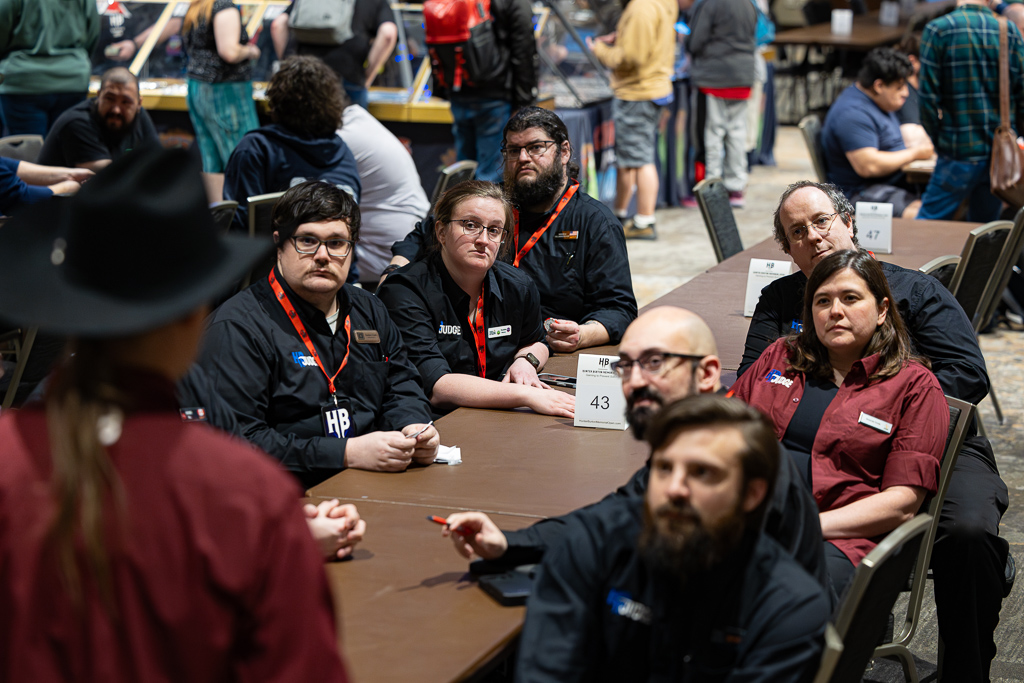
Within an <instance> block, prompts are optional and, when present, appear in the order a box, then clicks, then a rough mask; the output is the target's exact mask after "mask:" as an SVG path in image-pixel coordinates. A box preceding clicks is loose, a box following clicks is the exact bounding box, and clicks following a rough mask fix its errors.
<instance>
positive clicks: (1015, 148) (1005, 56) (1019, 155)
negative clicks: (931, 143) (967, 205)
mask: <svg viewBox="0 0 1024 683" xmlns="http://www.w3.org/2000/svg"><path fill="white" fill-rule="evenodd" d="M1006 34H1007V28H1006V19H1005V18H1004V17H999V127H998V128H996V133H995V135H994V136H993V137H992V161H991V162H990V164H989V184H990V186H991V188H992V194H994V195H995V196H997V197H999V198H1000V199H1002V200H1003V201H1004V202H1006V203H1007V204H1009V205H1010V206H1012V207H1014V208H1020V207H1021V206H1024V150H1021V148H1020V145H1018V144H1017V133H1016V132H1014V130H1013V128H1011V127H1010V54H1009V46H1008V45H1007V42H1008V41H1007V35H1006Z"/></svg>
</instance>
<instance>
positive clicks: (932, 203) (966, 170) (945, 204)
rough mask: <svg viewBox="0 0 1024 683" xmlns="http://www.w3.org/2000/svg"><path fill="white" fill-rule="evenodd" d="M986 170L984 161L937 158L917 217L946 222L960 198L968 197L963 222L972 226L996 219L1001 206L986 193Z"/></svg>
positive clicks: (993, 197) (990, 193)
mask: <svg viewBox="0 0 1024 683" xmlns="http://www.w3.org/2000/svg"><path fill="white" fill-rule="evenodd" d="M988 167H989V162H988V161H987V160H986V161H956V160H954V159H950V158H948V157H941V156H940V157H939V160H938V161H937V162H936V163H935V172H934V173H932V179H931V180H930V181H929V182H928V187H927V188H926V189H925V191H924V196H923V197H921V210H920V211H918V212H917V217H918V218H920V219H931V220H949V219H951V218H952V217H953V214H954V213H956V210H957V207H958V206H960V203H961V202H962V201H963V200H964V197H968V198H969V199H968V201H967V220H969V221H973V222H975V223H988V222H989V221H994V220H998V219H999V213H1000V211H1001V210H1002V208H1003V203H1002V201H1000V200H999V198H998V197H995V196H993V194H992V192H991V191H990V190H989V186H988Z"/></svg>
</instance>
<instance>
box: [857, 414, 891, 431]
mask: <svg viewBox="0 0 1024 683" xmlns="http://www.w3.org/2000/svg"><path fill="white" fill-rule="evenodd" d="M857 422H859V423H860V424H862V425H867V426H868V427H871V428H872V429H877V430H878V431H880V432H882V433H883V434H892V423H890V422H886V421H885V420H880V419H878V418H877V417H871V416H870V415H868V414H867V413H863V412H862V413H861V414H860V418H858V419H857Z"/></svg>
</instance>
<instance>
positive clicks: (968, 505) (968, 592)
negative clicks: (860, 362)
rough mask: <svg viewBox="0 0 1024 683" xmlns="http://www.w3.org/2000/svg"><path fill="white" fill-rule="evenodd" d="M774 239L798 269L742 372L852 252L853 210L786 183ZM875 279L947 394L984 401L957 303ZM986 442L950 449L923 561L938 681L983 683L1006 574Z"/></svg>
mask: <svg viewBox="0 0 1024 683" xmlns="http://www.w3.org/2000/svg"><path fill="white" fill-rule="evenodd" d="M775 240H776V241H777V242H778V243H779V246H781V247H782V250H783V251H784V252H786V253H787V254H789V255H790V256H792V257H793V261H794V263H796V265H797V267H798V268H799V269H800V271H799V272H797V273H793V274H792V275H787V276H786V277H783V278H779V279H778V280H775V281H774V282H772V283H771V284H769V285H768V286H766V287H765V288H764V289H763V290H762V291H761V298H760V300H759V301H758V304H757V308H756V309H755V310H754V317H753V319H752V320H751V321H750V329H749V330H748V331H747V341H746V348H745V349H744V351H743V360H742V362H741V363H740V367H739V371H738V374H739V375H742V374H743V373H744V372H746V370H747V369H748V368H749V367H750V366H751V365H752V364H753V363H754V362H755V361H756V360H757V359H758V358H759V357H760V356H761V353H763V352H764V350H765V349H767V348H768V347H769V346H770V345H771V344H772V342H774V341H775V340H776V339H778V338H779V337H782V336H785V335H787V334H790V333H792V332H797V331H799V328H800V320H801V318H802V307H803V297H804V285H805V284H806V283H807V278H808V277H809V276H810V274H811V271H813V270H814V266H815V265H817V264H818V262H819V261H821V260H822V259H823V258H824V257H825V256H827V255H828V254H831V253H833V252H835V251H840V250H843V249H856V248H857V226H856V223H855V222H854V210H853V207H852V206H851V205H850V202H849V201H847V199H846V197H845V195H843V193H842V192H841V191H840V190H839V188H838V187H836V186H834V185H830V184H827V183H816V182H811V181H801V182H798V183H794V184H793V185H790V186H789V187H788V188H787V189H786V191H785V192H783V193H782V197H781V199H780V200H779V206H778V208H777V209H776V211H775ZM881 265H882V272H883V273H884V274H885V278H886V280H888V282H889V288H890V289H891V290H892V295H893V298H894V299H895V301H893V302H892V303H894V304H895V305H896V306H898V307H899V311H900V315H901V316H902V318H903V321H904V322H905V323H906V325H907V331H908V332H909V333H910V338H911V341H913V343H914V348H915V350H916V352H917V353H918V354H920V355H922V356H925V357H927V358H928V360H930V361H931V364H932V372H933V373H935V377H936V378H937V379H938V380H939V384H940V385H941V386H942V390H943V392H944V393H945V394H946V395H947V396H953V397H954V398H958V399H961V400H963V401H968V402H970V403H975V404H976V403H978V402H980V401H981V400H982V399H984V398H985V396H986V395H987V394H988V391H989V380H988V372H987V370H986V368H985V358H984V357H983V356H982V354H981V349H980V348H979V347H978V340H977V337H976V336H975V334H974V328H973V327H972V326H971V322H970V321H969V320H968V319H967V316H966V315H965V314H964V312H963V309H962V308H960V304H958V303H957V301H956V299H955V298H954V297H953V295H952V294H950V293H949V290H947V289H946V288H945V287H943V286H942V284H941V283H940V282H939V281H938V280H936V279H935V278H933V277H932V276H930V275H925V274H924V273H921V272H918V271H916V270H907V269H905V268H900V267H899V266H896V265H893V264H891V263H884V262H883V263H882V264H881ZM1008 502H1009V501H1008V496H1007V490H1006V484H1004V483H1003V481H1002V479H1001V478H1000V477H999V469H998V467H997V465H996V459H995V455H994V453H993V451H992V444H991V443H989V441H988V439H987V438H985V437H984V436H981V435H979V434H977V433H976V430H975V429H974V427H973V426H972V427H971V430H970V431H969V433H968V436H967V439H966V440H965V441H964V445H963V447H962V448H961V450H960V458H959V459H958V460H957V463H956V467H955V468H954V472H953V477H952V479H951V481H950V486H949V490H948V491H947V493H946V504H945V505H944V506H943V508H942V513H941V516H940V519H939V531H938V534H937V536H936V539H935V549H934V551H933V554H932V570H933V572H934V574H935V604H936V608H937V614H938V622H939V634H940V635H941V636H942V640H943V642H944V643H945V654H944V659H943V670H944V673H943V678H944V680H955V681H987V680H988V678H989V675H988V674H989V666H990V664H991V661H992V658H993V657H994V656H995V653H996V647H995V642H994V640H993V637H992V634H993V632H994V630H995V627H996V624H997V623H998V622H999V610H1000V609H1001V607H1002V600H1003V598H1004V597H1005V596H1006V595H1009V593H1010V589H1011V588H1012V587H1013V578H1014V576H1015V575H1016V570H1015V567H1014V564H1013V558H1012V556H1010V555H1009V545H1008V544H1007V542H1006V540H1005V539H1003V538H1000V537H999V520H1000V519H1001V518H1002V516H1003V513H1004V512H1005V511H1006V507H1007V505H1008Z"/></svg>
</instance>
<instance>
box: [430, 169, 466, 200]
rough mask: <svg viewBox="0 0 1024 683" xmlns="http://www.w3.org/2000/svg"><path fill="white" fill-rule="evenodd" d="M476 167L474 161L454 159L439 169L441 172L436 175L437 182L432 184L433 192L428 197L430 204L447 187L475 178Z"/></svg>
mask: <svg viewBox="0 0 1024 683" xmlns="http://www.w3.org/2000/svg"><path fill="white" fill-rule="evenodd" d="M476 167H477V163H476V162H475V161H456V162H455V163H454V164H452V165H451V166H446V167H445V168H443V169H441V174H440V175H439V176H437V184H436V185H434V194H433V195H432V196H431V197H430V205H431V206H434V204H436V203H437V200H438V199H439V198H440V197H441V195H442V194H444V191H445V190H447V189H448V188H449V187H454V186H455V185H458V184H459V183H462V182H465V181H467V180H472V179H473V178H475V177H476Z"/></svg>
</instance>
